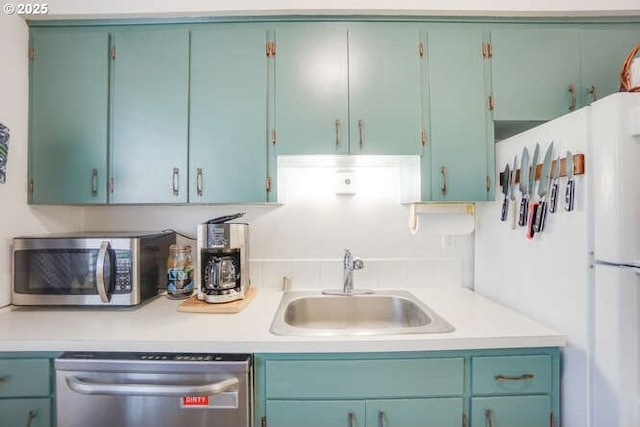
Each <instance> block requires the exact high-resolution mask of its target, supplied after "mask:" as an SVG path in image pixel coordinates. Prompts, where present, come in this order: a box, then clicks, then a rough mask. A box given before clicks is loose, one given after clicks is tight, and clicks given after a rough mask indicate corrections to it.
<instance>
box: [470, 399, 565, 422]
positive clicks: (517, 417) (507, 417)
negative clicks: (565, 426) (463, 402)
mask: <svg viewBox="0 0 640 427" xmlns="http://www.w3.org/2000/svg"><path fill="white" fill-rule="evenodd" d="M471 413H472V417H471V427H487V426H494V427H500V426H518V427H548V426H550V425H553V424H552V423H551V418H552V414H551V400H550V398H549V396H502V397H475V398H473V399H471Z"/></svg>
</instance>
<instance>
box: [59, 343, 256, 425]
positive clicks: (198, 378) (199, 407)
mask: <svg viewBox="0 0 640 427" xmlns="http://www.w3.org/2000/svg"><path fill="white" fill-rule="evenodd" d="M55 368H56V401H57V420H58V424H57V425H58V427H86V426H92V427H113V426H119V427H184V426H189V427H198V426H200V427H250V426H251V425H252V410H253V397H252V396H253V377H252V358H251V355H249V354H202V353H120V352H97V353H95V352H67V353H63V354H62V355H61V356H60V357H59V358H57V359H56V360H55Z"/></svg>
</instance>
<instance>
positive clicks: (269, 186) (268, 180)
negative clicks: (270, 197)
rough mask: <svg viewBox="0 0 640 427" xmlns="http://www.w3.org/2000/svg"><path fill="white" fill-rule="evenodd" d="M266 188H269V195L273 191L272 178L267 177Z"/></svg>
mask: <svg viewBox="0 0 640 427" xmlns="http://www.w3.org/2000/svg"><path fill="white" fill-rule="evenodd" d="M266 187H267V193H268V192H270V191H271V177H270V176H268V177H267V183H266Z"/></svg>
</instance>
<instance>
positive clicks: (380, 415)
mask: <svg viewBox="0 0 640 427" xmlns="http://www.w3.org/2000/svg"><path fill="white" fill-rule="evenodd" d="M378 427H384V411H379V412H378Z"/></svg>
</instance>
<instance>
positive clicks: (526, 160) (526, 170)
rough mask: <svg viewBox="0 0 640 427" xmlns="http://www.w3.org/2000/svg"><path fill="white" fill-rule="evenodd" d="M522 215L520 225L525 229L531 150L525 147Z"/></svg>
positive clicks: (521, 183)
mask: <svg viewBox="0 0 640 427" xmlns="http://www.w3.org/2000/svg"><path fill="white" fill-rule="evenodd" d="M520 193H521V194H522V198H521V199H520V213H519V214H518V225H519V226H520V227H524V226H525V225H526V224H527V210H528V209H529V150H527V147H524V150H522V161H521V162H520Z"/></svg>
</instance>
